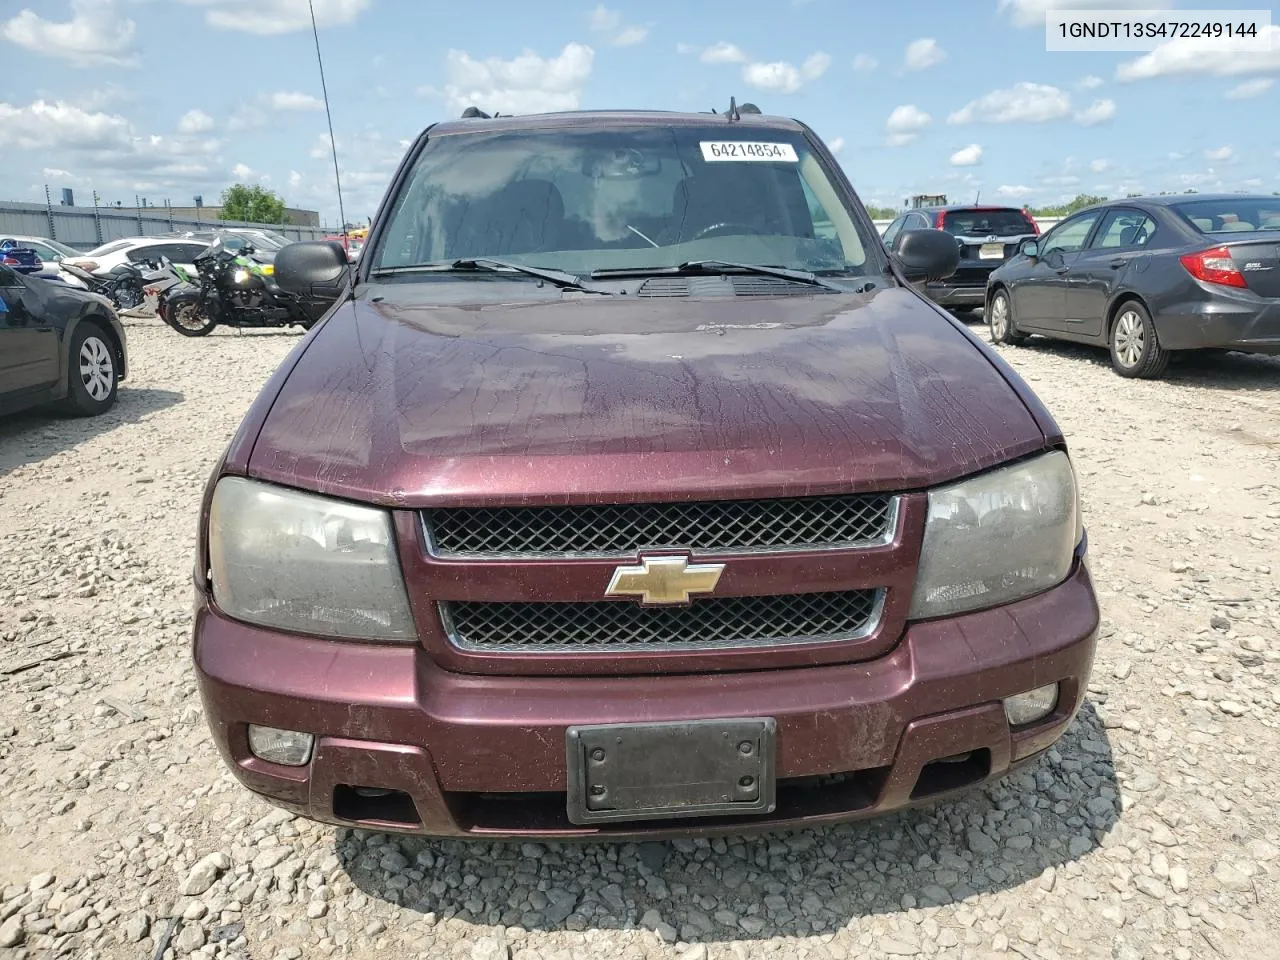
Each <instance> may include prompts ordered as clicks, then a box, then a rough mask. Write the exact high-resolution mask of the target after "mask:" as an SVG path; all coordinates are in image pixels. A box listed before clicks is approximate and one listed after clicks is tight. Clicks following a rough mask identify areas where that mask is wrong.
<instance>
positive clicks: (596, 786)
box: [565, 717, 777, 825]
mask: <svg viewBox="0 0 1280 960" xmlns="http://www.w3.org/2000/svg"><path fill="white" fill-rule="evenodd" d="M776 732H777V722H776V721H775V720H774V719H773V718H772V717H753V718H748V719H733V720H691V721H687V722H676V723H642V724H601V725H591V726H575V727H570V728H569V729H568V731H567V733H566V735H565V743H566V748H567V754H568V774H569V791H568V804H567V806H568V815H569V821H570V822H571V823H575V824H580V825H587V824H593V823H612V822H618V821H626V820H662V819H670V818H676V817H706V816H726V815H737V816H746V815H750V814H761V813H772V812H773V810H774V808H775V806H776V799H775V798H776V779H775V775H774V743H775V738H776Z"/></svg>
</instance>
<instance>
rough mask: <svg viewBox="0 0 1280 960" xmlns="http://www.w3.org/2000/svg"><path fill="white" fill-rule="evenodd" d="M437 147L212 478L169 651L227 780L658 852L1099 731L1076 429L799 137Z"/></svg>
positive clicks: (842, 814)
mask: <svg viewBox="0 0 1280 960" xmlns="http://www.w3.org/2000/svg"><path fill="white" fill-rule="evenodd" d="M468 114H469V116H468V117H467V118H466V119H463V120H462V121H458V122H448V123H441V124H438V125H435V126H433V127H430V128H429V129H427V130H426V131H425V132H424V133H423V134H422V135H421V136H420V137H419V138H418V139H417V141H416V142H415V143H414V144H413V146H412V147H411V149H410V150H409V152H408V154H407V156H406V158H405V160H404V161H403V163H402V165H401V167H400V169H399V171H398V172H397V174H396V176H395V179H394V181H393V183H392V185H391V187H390V189H389V192H388V195H387V197H386V199H385V200H384V202H383V205H382V208H381V210H380V212H379V213H378V215H377V217H376V218H375V220H374V223H373V227H372V230H371V232H370V235H369V244H368V250H367V252H366V253H365V254H364V256H363V257H362V258H361V259H360V262H359V263H358V265H355V266H352V265H351V264H349V263H348V262H347V260H346V258H345V257H344V256H343V252H342V249H341V247H340V246H338V245H335V244H331V243H325V242H323V241H321V242H314V243H297V244H293V245H291V246H289V247H286V248H285V249H283V250H281V251H280V253H279V255H278V257H277V259H276V279H277V281H278V282H279V283H280V285H281V286H282V287H284V288H286V289H288V290H291V291H293V292H295V293H298V294H299V295H302V296H306V297H312V298H320V299H327V300H331V301H333V304H334V305H333V308H332V310H331V311H330V312H329V313H328V314H327V316H326V318H325V319H324V320H322V321H321V322H320V323H319V324H318V325H317V326H316V327H315V328H313V329H312V330H311V331H310V333H309V334H308V335H307V336H306V338H305V339H304V340H303V341H302V342H301V343H300V344H299V345H298V347H297V348H296V349H295V350H294V351H293V353H292V354H291V355H290V357H289V358H288V359H287V360H286V361H285V362H284V363H283V364H282V365H281V366H280V368H279V369H278V370H277V372H276V373H275V375H274V376H273V377H272V378H271V380H270V381H269V382H268V383H267V385H266V387H265V388H264V389H263V391H262V393H261V395H260V396H259V398H258V400H257V401H256V403H255V404H254V405H253V407H252V409H251V410H250V412H249V414H248V415H247V416H246V418H245V420H244V422H243V424H242V425H241V427H240V429H239V431H238V432H237V434H236V436H235V438H234V440H233V442H232V443H231V445H230V447H229V449H228V450H227V452H226V454H225V456H224V458H223V459H222V461H221V462H220V463H219V464H218V466H217V469H216V471H215V473H214V475H213V477H212V478H211V480H210V483H209V486H208V489H207V493H206V496H205V500H204V505H203V513H202V520H201V533H200V537H199V544H198V555H197V561H196V567H195V587H196V613H195V625H194V648H193V651H194V659H195V666H196V669H197V672H198V677H199V683H200V689H201V692H202V695H203V699H204V704H205V709H206V712H207V715H208V719H209V723H210V727H211V729H212V732H213V736H214V739H215V740H216V742H217V744H218V746H219V748H220V750H221V752H222V755H223V757H224V758H225V760H226V762H227V764H228V765H229V766H230V768H231V770H232V771H234V773H235V775H236V776H237V777H238V778H239V780H240V781H241V782H242V783H243V784H244V785H245V786H246V787H248V788H249V789H250V790H253V791H255V792H256V793H258V794H260V795H261V796H263V797H265V798H267V799H268V800H270V801H272V802H274V803H277V804H279V805H281V806H284V807H287V808H289V809H291V810H294V811H297V812H298V813H301V814H303V815H305V816H308V817H312V818H315V819H318V820H322V821H328V822H332V823H338V824H346V825H354V826H362V827H369V828H374V829H379V830H400V831H409V832H418V833H424V834H429V835H436V836H460V837H477V838H493V837H510V836H541V837H585V836H601V837H624V836H625V837H652V836H661V835H671V834H678V835H688V834H693V833H699V832H712V831H714V832H745V831H749V830H753V829H761V828H774V827H779V826H795V825H804V824H814V823H821V822H830V821H837V820H846V819H852V818H857V817H864V816H869V815H873V814H880V813H884V812H886V811H890V810H896V809H899V808H902V807H905V806H908V805H911V804H915V803H920V802H925V801H930V800H933V799H935V798H937V797H942V796H946V795H948V794H951V793H952V792H953V791H956V790H960V789H963V788H967V787H972V786H975V785H977V784H981V783H984V782H986V781H988V780H991V779H993V778H997V777H1000V776H1003V775H1004V774H1006V773H1008V772H1009V771H1010V770H1012V769H1014V768H1016V767H1018V766H1019V765H1022V764H1025V763H1027V762H1029V761H1031V760H1032V759H1033V758H1035V757H1037V756H1038V755H1040V754H1041V753H1042V752H1043V751H1044V750H1046V749H1047V748H1048V747H1049V746H1050V745H1051V744H1053V743H1054V742H1055V741H1057V740H1058V738H1059V737H1060V736H1061V735H1062V733H1063V731H1064V730H1065V729H1066V727H1067V725H1068V724H1069V723H1070V722H1071V719H1072V717H1073V716H1074V714H1075V712H1076V710H1077V708H1078V707H1079V705H1080V703H1081V699H1082V697H1083V696H1084V693H1085V689H1086V685H1087V681H1088V676H1089V671H1090V668H1091V664H1092V661H1093V655H1094V644H1095V636H1096V631H1097V629H1098V616H1099V614H1098V607H1097V604H1096V602H1095V598H1094V590H1093V586H1092V584H1091V581H1090V577H1089V571H1088V568H1087V565H1086V562H1085V547H1086V539H1085V534H1084V529H1083V526H1082V524H1081V519H1080V513H1079V506H1078V500H1077V493H1076V485H1075V478H1074V473H1073V470H1072V467H1071V463H1070V460H1069V459H1068V456H1067V452H1066V447H1065V444H1064V441H1063V435H1062V432H1061V430H1059V428H1058V427H1057V425H1056V424H1055V423H1054V421H1053V419H1052V418H1051V416H1050V415H1049V413H1048V412H1047V411H1046V410H1045V408H1044V407H1043V406H1042V405H1041V404H1040V402H1039V401H1038V400H1037V399H1036V397H1035V396H1034V395H1033V394H1032V392H1031V390H1030V389H1029V388H1028V387H1027V385H1026V384H1025V383H1023V381H1022V380H1020V379H1019V378H1018V376H1017V375H1016V374H1015V373H1014V372H1013V371H1012V370H1011V369H1010V368H1009V367H1007V366H1006V365H1005V364H1004V363H1003V362H1002V361H1001V360H1000V359H999V358H998V357H997V356H996V355H995V354H994V353H993V352H992V351H991V350H990V349H989V348H988V347H987V346H985V345H984V344H983V343H982V342H980V341H979V340H978V339H977V338H976V337H975V336H974V335H973V334H971V333H970V332H969V331H968V330H966V329H965V327H964V326H963V325H962V324H961V323H959V322H958V321H957V320H955V319H953V318H952V317H950V316H949V315H947V314H946V313H944V312H943V311H941V310H940V309H939V308H937V307H935V306H934V305H932V304H931V303H929V302H928V301H927V300H926V299H925V298H924V297H923V296H922V295H920V294H919V293H917V292H916V291H915V290H914V289H913V288H912V284H913V283H919V282H921V281H927V280H933V279H942V278H945V277H946V276H947V275H948V274H949V273H950V272H952V271H954V270H955V268H956V264H957V259H958V258H957V253H956V245H955V242H954V240H953V239H952V238H951V237H950V236H948V235H947V234H945V233H942V232H940V231H936V230H918V231H904V232H903V233H902V234H901V235H900V236H899V237H898V238H897V242H896V243H895V246H894V250H893V252H892V253H890V252H889V251H887V250H886V249H885V248H884V247H883V245H882V244H881V243H880V241H879V238H878V236H877V233H876V230H875V227H874V225H873V224H872V221H871V219H870V218H869V217H868V215H867V213H866V210H865V209H864V208H863V206H862V204H861V202H860V201H859V200H858V198H857V196H856V195H855V194H854V192H853V189H852V187H851V186H850V185H849V183H848V182H847V181H846V179H845V177H844V175H843V174H842V172H841V169H840V167H839V166H838V165H837V164H836V163H835V161H834V160H833V158H832V156H831V154H830V152H829V151H828V150H827V148H826V147H825V146H824V145H823V144H822V142H821V141H820V140H819V139H818V138H817V137H816V136H815V135H814V134H813V132H812V131H811V130H810V129H809V128H807V127H806V126H804V125H803V124H800V123H798V122H795V121H792V120H786V119H782V118H777V117H766V116H762V115H760V114H759V112H758V111H753V110H751V109H750V108H743V109H741V110H737V109H735V110H732V111H731V112H730V113H728V114H720V115H712V114H668V113H620V112H602V113H574V114H562V115H545V116H530V117H502V118H492V119H491V118H488V117H485V116H484V115H482V114H479V112H478V111H475V110H471V111H468Z"/></svg>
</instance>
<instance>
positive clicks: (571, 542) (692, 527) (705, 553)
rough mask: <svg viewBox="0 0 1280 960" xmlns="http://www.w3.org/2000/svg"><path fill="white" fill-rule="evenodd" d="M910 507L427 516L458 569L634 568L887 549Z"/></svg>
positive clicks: (718, 507)
mask: <svg viewBox="0 0 1280 960" xmlns="http://www.w3.org/2000/svg"><path fill="white" fill-rule="evenodd" d="M901 502H902V498H901V497H900V496H896V495H893V494H876V493H873V494H838V495H834V496H819V497H789V498H774V499H758V500H710V501H692V502H664V503H617V504H588V505H581V506H550V507H444V508H435V509H427V510H423V511H421V513H420V515H419V516H420V518H421V523H422V529H423V534H424V536H425V538H426V543H427V552H428V553H429V554H430V555H431V556H434V557H440V558H444V559H457V560H520V559H529V560H567V559H625V558H627V557H633V556H635V555H636V554H637V553H639V552H641V551H650V550H688V551H690V552H691V553H696V554H697V556H699V557H714V556H724V555H730V554H752V553H787V552H795V551H804V550H851V549H868V548H871V547H881V546H885V545H886V544H889V543H891V542H892V541H893V538H894V536H895V535H896V534H897V531H898V521H899V517H900V514H901Z"/></svg>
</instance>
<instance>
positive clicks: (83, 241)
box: [0, 200, 335, 250]
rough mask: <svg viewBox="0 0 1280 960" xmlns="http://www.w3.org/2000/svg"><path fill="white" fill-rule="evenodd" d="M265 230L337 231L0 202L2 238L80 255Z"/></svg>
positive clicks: (314, 234)
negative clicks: (152, 239) (41, 241)
mask: <svg viewBox="0 0 1280 960" xmlns="http://www.w3.org/2000/svg"><path fill="white" fill-rule="evenodd" d="M215 227H262V228H265V229H268V230H274V231H275V232H277V233H282V234H284V235H285V236H286V237H292V238H294V239H295V240H317V239H319V238H321V237H325V236H329V235H332V234H333V233H334V232H335V230H333V229H325V228H323V227H298V226H294V225H292V224H267V223H238V222H234V221H231V220H211V219H210V220H193V219H187V218H182V217H170V216H169V215H168V214H167V213H166V212H165V209H164V208H163V207H143V208H141V209H135V208H131V207H123V208H119V207H111V208H107V207H99V208H98V209H97V210H94V208H93V207H63V206H55V207H46V206H45V205H44V204H42V203H17V202H13V201H7V200H6V201H0V237H7V236H15V235H16V236H28V237H49V238H51V239H54V240H57V241H59V242H61V243H65V244H68V245H70V246H72V247H75V248H76V249H77V250H92V249H93V248H94V247H96V246H98V245H99V244H103V243H106V242H107V241H108V240H118V239H120V238H122V237H143V236H154V235H156V234H160V233H170V232H172V231H174V230H212V229H214V228H215Z"/></svg>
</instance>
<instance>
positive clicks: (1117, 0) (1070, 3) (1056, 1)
mask: <svg viewBox="0 0 1280 960" xmlns="http://www.w3.org/2000/svg"><path fill="white" fill-rule="evenodd" d="M1171 6H1173V2H1172V0H1000V10H1001V11H1006V10H1007V11H1009V14H1010V15H1011V16H1012V17H1013V22H1014V24H1015V25H1016V26H1019V27H1040V28H1041V29H1044V18H1045V14H1047V13H1048V12H1049V11H1050V10H1063V9H1066V10H1107V11H1108V12H1111V13H1115V14H1117V19H1123V18H1125V15H1124V14H1123V13H1121V11H1123V10H1126V9H1128V10H1133V9H1138V10H1164V9H1167V8H1169V7H1171Z"/></svg>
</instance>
